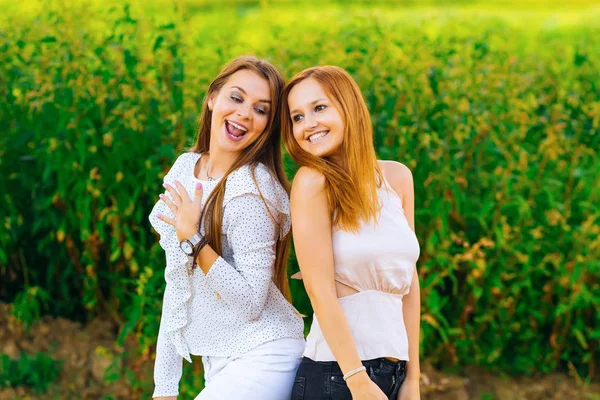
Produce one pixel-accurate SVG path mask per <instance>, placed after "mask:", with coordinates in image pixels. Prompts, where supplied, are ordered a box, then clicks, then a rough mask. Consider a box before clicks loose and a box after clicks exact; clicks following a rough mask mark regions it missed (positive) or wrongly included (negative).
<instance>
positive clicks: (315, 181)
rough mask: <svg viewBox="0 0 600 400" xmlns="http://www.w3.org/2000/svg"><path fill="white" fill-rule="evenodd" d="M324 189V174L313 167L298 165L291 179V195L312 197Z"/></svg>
mask: <svg viewBox="0 0 600 400" xmlns="http://www.w3.org/2000/svg"><path fill="white" fill-rule="evenodd" d="M324 189H325V176H324V175H323V174H322V173H321V172H319V171H317V170H316V169H314V168H310V167H300V169H299V170H298V172H296V175H295V176H294V180H293V181H292V197H300V198H307V197H313V196H315V195H317V194H319V193H321V192H323V191H324Z"/></svg>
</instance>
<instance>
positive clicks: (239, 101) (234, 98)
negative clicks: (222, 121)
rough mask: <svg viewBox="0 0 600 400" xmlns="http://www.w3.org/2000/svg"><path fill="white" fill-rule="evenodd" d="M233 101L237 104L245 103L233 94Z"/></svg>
mask: <svg viewBox="0 0 600 400" xmlns="http://www.w3.org/2000/svg"><path fill="white" fill-rule="evenodd" d="M231 100H233V101H235V102H236V103H243V102H244V100H242V98H241V97H240V96H238V95H237V94H232V95H231Z"/></svg>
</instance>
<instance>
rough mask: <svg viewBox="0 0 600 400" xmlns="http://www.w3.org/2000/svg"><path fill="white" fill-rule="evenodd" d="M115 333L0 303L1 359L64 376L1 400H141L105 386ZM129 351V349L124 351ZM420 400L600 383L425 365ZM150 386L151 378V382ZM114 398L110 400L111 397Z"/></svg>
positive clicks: (145, 363) (589, 391)
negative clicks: (27, 325) (46, 357)
mask: <svg viewBox="0 0 600 400" xmlns="http://www.w3.org/2000/svg"><path fill="white" fill-rule="evenodd" d="M116 335H117V328H116V327H115V326H114V324H112V323H111V322H108V321H103V320H95V321H93V322H91V323H89V324H87V325H85V326H82V325H81V324H79V323H76V322H72V321H68V320H65V319H62V318H56V319H52V318H44V319H43V320H41V321H39V322H37V323H35V324H34V325H33V326H32V327H31V329H30V330H29V332H26V331H25V330H24V329H23V327H22V326H21V325H20V324H19V323H18V322H17V321H15V320H14V319H13V318H12V317H10V316H9V306H8V305H6V304H2V303H0V354H8V355H9V356H10V357H11V358H13V359H17V358H19V356H20V353H21V351H24V352H26V353H28V354H35V353H37V352H44V353H47V354H50V355H51V356H52V357H53V358H54V359H60V360H64V363H63V365H62V368H61V372H60V376H59V378H58V379H57V382H56V384H55V385H53V386H52V387H51V388H50V389H49V390H48V392H47V393H45V394H43V395H40V394H35V393H33V392H32V391H31V390H29V389H24V388H4V389H0V399H1V400H5V399H6V400H9V399H61V400H63V399H103V398H105V396H106V398H110V397H112V398H113V399H138V398H143V399H147V398H150V396H151V393H144V394H140V391H139V389H138V390H136V389H134V388H132V387H130V386H129V384H128V383H127V382H126V379H124V378H123V379H118V380H117V381H116V382H113V383H105V382H106V381H105V377H106V374H105V372H106V370H107V369H108V373H109V374H110V371H111V369H114V370H115V371H117V372H116V373H120V372H119V371H121V370H122V368H121V367H122V366H123V365H122V361H121V359H122V357H120V356H119V354H120V353H121V352H122V351H123V349H119V348H116V347H115V344H114V343H115V338H116ZM125 347H127V344H126V345H125ZM127 365H128V366H129V367H130V368H131V370H133V371H135V373H136V374H137V375H138V377H139V378H143V377H144V375H149V374H151V365H152V360H150V359H148V360H141V361H140V360H139V359H137V360H135V361H132V362H131V363H128V364H127ZM421 375H422V382H421V398H422V400H442V399H443V400H471V399H472V400H496V399H497V400H559V399H560V400H600V383H594V384H592V385H589V386H586V385H584V384H583V383H582V382H580V381H578V379H574V378H571V377H569V376H567V375H564V374H551V375H546V376H541V377H536V378H504V377H498V376H495V375H493V374H491V373H489V372H486V371H484V370H482V369H480V368H467V369H466V370H465V371H464V376H459V375H451V374H446V373H443V372H440V371H437V370H435V369H434V368H433V367H432V366H431V365H429V364H427V363H423V365H422V374H421ZM147 379H148V380H149V381H151V380H152V377H151V375H149V376H147ZM108 396H110V397H108Z"/></svg>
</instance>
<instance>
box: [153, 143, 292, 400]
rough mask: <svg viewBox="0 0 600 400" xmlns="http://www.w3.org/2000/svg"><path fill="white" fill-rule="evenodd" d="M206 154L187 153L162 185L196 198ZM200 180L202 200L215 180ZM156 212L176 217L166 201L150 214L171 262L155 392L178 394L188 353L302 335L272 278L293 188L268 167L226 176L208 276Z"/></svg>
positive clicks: (238, 349)
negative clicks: (219, 249)
mask: <svg viewBox="0 0 600 400" xmlns="http://www.w3.org/2000/svg"><path fill="white" fill-rule="evenodd" d="M200 156H201V155H200V154H198V153H185V154H183V155H181V156H180V157H179V158H178V159H177V160H176V161H175V164H174V165H173V167H172V168H171V170H170V171H169V172H168V173H167V175H166V176H165V178H164V182H165V183H168V184H174V182H175V180H178V181H179V182H181V183H182V184H183V186H184V187H185V188H186V190H187V191H188V194H190V196H193V193H194V187H195V184H196V182H197V181H198V180H197V179H196V177H195V176H194V169H195V166H196V163H197V161H198V160H199V159H200ZM253 173H254V178H255V179H253ZM201 182H202V185H203V188H204V193H203V203H204V202H205V201H206V199H207V198H208V195H209V194H210V192H211V191H212V190H213V189H214V187H215V185H216V183H217V182H216V181H201ZM261 194H262V198H261ZM167 195H168V194H167ZM263 198H264V201H263ZM157 214H163V215H167V216H170V217H172V216H173V214H172V213H171V211H170V210H169V208H168V207H167V206H166V205H165V204H164V203H163V202H162V201H159V202H157V203H156V205H155V206H154V208H153V209H152V212H151V213H150V222H151V224H152V226H153V227H154V229H155V230H156V231H157V232H158V233H159V235H160V241H159V243H160V245H161V247H162V248H163V249H164V250H165V254H166V260H167V266H166V269H165V281H166V288H165V295H164V299H163V310H162V318H161V323H160V329H159V334H158V342H157V349H156V361H155V365H154V381H155V392H154V394H153V397H163V396H176V395H177V394H178V386H179V380H180V379H181V373H182V358H185V359H186V360H188V361H189V362H192V360H191V357H190V354H194V355H205V356H215V357H216V356H218V357H230V356H236V355H240V354H243V353H245V352H247V351H249V350H251V349H253V348H255V347H256V346H258V345H260V344H262V343H265V342H268V341H271V340H275V339H280V338H285V337H291V338H303V322H302V319H301V318H300V317H299V316H298V314H297V313H296V310H295V309H294V307H293V306H292V305H291V304H290V303H289V302H288V301H287V300H286V299H285V298H284V297H283V295H282V294H281V292H280V291H279V290H278V289H277V287H276V285H275V284H274V282H273V280H272V277H273V265H274V261H275V244H276V240H277V236H284V235H285V234H287V233H288V232H289V229H290V227H291V218H290V210H289V198H288V196H287V193H286V192H285V190H284V189H283V188H282V187H281V186H280V185H279V183H278V182H277V181H276V180H275V179H274V178H273V177H272V176H271V174H270V172H269V171H268V169H267V168H266V167H265V166H264V165H262V164H258V165H256V166H255V168H252V167H251V166H244V167H241V168H240V169H238V170H237V171H235V172H234V173H233V174H231V175H230V176H229V177H228V179H227V182H226V188H225V196H224V201H223V224H222V229H223V254H222V256H221V257H219V258H218V259H217V261H215V263H214V264H213V265H212V267H211V269H210V270H209V272H208V274H206V275H205V274H204V273H203V272H202V270H200V269H196V270H195V272H194V273H193V274H192V275H191V276H190V275H188V272H187V265H186V264H187V263H188V262H189V260H188V257H187V256H186V255H185V254H184V253H183V251H182V250H181V249H180V247H179V242H178V241H177V235H176V232H175V228H174V227H172V226H171V225H169V224H167V223H165V222H163V221H161V220H160V219H158V218H157ZM201 231H202V232H203V231H204V227H203V226H202V227H201Z"/></svg>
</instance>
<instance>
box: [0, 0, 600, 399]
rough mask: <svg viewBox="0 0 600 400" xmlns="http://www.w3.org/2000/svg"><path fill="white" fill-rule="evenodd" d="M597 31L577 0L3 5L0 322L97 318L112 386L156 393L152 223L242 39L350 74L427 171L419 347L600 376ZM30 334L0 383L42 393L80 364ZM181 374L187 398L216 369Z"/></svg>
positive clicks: (525, 369)
mask: <svg viewBox="0 0 600 400" xmlns="http://www.w3.org/2000/svg"><path fill="white" fill-rule="evenodd" d="M599 38H600V6H598V5H596V4H594V3H593V2H590V1H585V0H578V1H571V2H570V3H569V4H568V5H566V4H565V3H563V2H559V1H546V2H542V1H535V0H526V1H521V2H519V4H518V5H515V4H513V2H509V1H458V2H453V1H441V0H440V1H424V2H421V1H406V2H400V1H371V2H367V1H364V2H350V1H326V0H322V1H319V2H306V1H305V2H303V1H269V0H262V1H258V0H254V1H252V0H247V1H224V2H219V1H215V0H213V1H192V0H182V1H167V0H148V1H133V0H132V1H102V2H101V1H97V0H91V1H74V2H67V1H35V0H27V1H21V2H14V1H7V0H0V95H1V96H2V99H3V100H2V101H1V102H0V177H1V178H0V198H1V200H2V204H1V207H0V223H1V227H2V228H1V229H0V274H1V276H2V280H1V283H0V300H1V301H2V302H3V303H7V304H9V305H7V306H6V313H7V316H6V320H4V321H3V324H2V326H3V328H2V329H4V330H3V331H2V332H0V338H1V337H2V335H3V334H4V335H5V338H9V337H10V338H12V339H11V340H13V341H15V340H16V339H14V338H15V337H16V336H18V335H21V336H19V337H20V338H25V339H26V338H27V337H29V338H30V339H31V340H34V339H32V338H35V337H36V336H35V334H36V332H40V329H41V328H40V327H41V326H42V325H40V324H41V323H44V321H46V322H47V321H49V317H50V316H51V317H53V318H61V321H62V319H65V320H70V321H72V322H73V323H75V324H78V325H76V326H77V327H80V328H81V329H83V327H84V326H96V325H93V324H96V323H98V322H97V321H103V322H102V323H105V324H106V325H101V326H102V327H103V328H98V329H99V330H101V331H102V333H101V334H102V335H105V337H104V336H103V340H105V342H103V343H104V344H103V345H102V346H100V347H95V349H94V350H93V353H94V357H96V356H98V357H104V358H100V359H101V360H108V362H106V363H105V364H106V365H105V366H106V367H107V368H105V369H102V371H105V372H104V375H103V376H101V379H100V380H101V381H102V382H103V383H102V384H103V385H104V386H105V387H108V386H110V385H113V386H114V385H115V384H117V383H119V382H121V381H125V382H126V384H127V387H128V388H129V389H128V390H130V392H128V393H129V396H130V397H129V398H132V397H136V398H137V397H144V398H146V397H149V396H150V394H151V391H152V387H153V384H152V379H151V369H152V364H153V352H154V346H155V341H156V335H157V331H158V324H159V320H160V310H161V304H162V294H163V290H164V278H163V271H164V266H165V263H164V253H163V252H162V251H161V249H160V247H159V245H158V241H157V237H156V235H155V233H154V232H153V231H152V229H151V227H150V225H149V223H148V220H147V215H148V214H149V212H150V209H151V208H152V205H153V204H154V202H155V201H156V200H157V196H158V194H159V193H160V192H162V188H161V186H160V183H161V179H162V176H163V175H164V174H165V173H166V171H167V170H168V168H169V167H170V165H171V164H172V163H173V161H174V160H175V158H176V157H177V155H178V154H180V153H181V152H182V151H183V150H184V149H185V148H186V147H187V146H188V145H190V144H191V142H192V140H193V139H194V131H195V129H194V128H195V124H196V123H197V116H198V113H199V110H200V103H201V101H202V99H203V96H204V94H205V90H206V88H207V86H208V83H209V82H210V81H211V80H212V79H213V78H214V77H215V76H216V74H217V73H218V71H219V70H220V69H221V68H222V66H223V65H224V64H225V63H226V62H227V61H228V60H230V59H232V58H234V57H236V56H238V55H240V54H247V53H250V54H256V55H258V56H261V57H264V58H266V59H268V60H269V61H271V62H272V63H273V64H275V66H277V67H278V68H279V69H280V70H281V71H282V73H283V75H284V76H285V77H286V78H289V77H291V76H292V75H293V74H295V73H296V72H298V71H300V70H302V69H304V68H306V67H309V66H313V65H317V64H335V65H339V66H341V67H343V68H345V69H347V70H348V71H349V72H350V73H351V74H352V75H353V77H354V78H355V79H356V81H357V82H358V84H359V86H360V87H361V89H362V91H363V94H364V97H365V99H366V102H367V105H368V107H369V110H370V112H371V116H372V119H373V124H374V132H375V143H376V149H377V152H378V155H379V157H381V158H383V159H394V160H398V161H401V162H403V163H405V164H407V165H408V166H409V167H410V168H411V170H412V171H413V175H414V179H415V196H416V226H417V235H418V237H419V241H420V244H421V251H422V254H421V258H420V260H419V263H418V270H419V276H420V279H421V296H422V333H421V353H422V356H423V359H424V360H426V361H427V362H428V363H431V364H432V365H434V366H435V367H437V368H440V369H443V370H446V371H448V370H450V371H454V372H456V373H460V371H461V370H462V368H464V367H465V366H473V365H477V366H482V367H483V368H484V369H485V370H488V371H492V372H493V373H496V374H501V375H505V374H507V375H510V376H520V375H532V374H534V375H535V374H540V373H541V374H548V373H552V372H557V371H558V372H566V373H569V374H570V375H571V376H576V377H577V379H579V380H580V381H582V382H584V383H585V382H593V381H598V379H599V377H600V371H599V368H600V365H599V364H600V362H599V361H600V346H599V344H600V281H599V279H600V235H599V234H600V161H599V160H598V158H597V157H598V152H599V150H600V132H599V130H600V86H599V85H600V72H599V71H600V41H599ZM286 162H287V166H288V171H289V172H290V178H291V177H292V176H293V171H294V169H295V166H294V165H293V164H292V163H291V162H289V160H286ZM296 270H297V265H296V264H295V261H294V260H293V259H292V260H291V262H290V272H294V271H296ZM292 289H293V292H294V293H293V295H294V301H295V305H296V306H297V307H298V309H299V310H300V311H301V312H303V313H305V314H307V315H309V314H311V311H310V304H309V302H308V300H307V297H306V295H305V293H304V290H303V288H302V287H301V286H300V285H299V284H298V283H297V282H293V283H292ZM0 320H2V316H1V315H0ZM4 322H5V323H4ZM307 323H309V319H308V318H307ZM36 324H37V325H36ZM64 324H68V322H64ZM90 324H92V325H90ZM65 326H67V325H65ZM69 326H71V325H69ZM99 326H100V325H99ZM36 327H38V328H36ZM65 329H66V328H65ZM50 331H52V329H51V330H50ZM48 335H51V333H48V334H47V335H46V336H47V337H49V336H48ZM25 339H23V340H25ZM6 340H7V341H5V343H9V342H8V339H6ZM19 340H20V339H19ZM40 340H41V339H40ZM56 340H59V339H56ZM17 342H18V341H17ZM19 343H21V342H18V343H16V345H15V346H16V347H17V348H18V350H19V351H16V352H15V351H14V349H12V350H11V351H8V350H6V349H4V350H5V351H3V353H6V354H3V355H1V356H0V357H1V358H0V386H5V387H19V386H26V387H29V388H33V389H34V390H35V391H37V392H39V393H43V392H44V391H45V390H47V388H48V387H50V386H51V385H52V384H53V382H55V380H56V377H57V374H58V372H59V371H60V368H61V365H63V363H64V362H67V364H68V360H67V361H65V360H66V359H67V356H65V357H64V359H61V357H58V356H57V355H56V351H54V350H53V349H57V348H59V349H62V347H60V346H61V345H59V344H57V343H55V342H54V341H52V340H50V341H49V343H48V345H47V347H45V349H47V351H46V352H41V353H39V354H37V355H35V354H34V353H33V352H29V353H28V352H27V351H24V349H25V346H24V345H19ZM7 346H8V345H7ZM13 347H14V346H13ZM34 347H35V346H34ZM42 347H43V346H42ZM99 348H100V350H98V349H99ZM0 350H2V349H0ZM21 350H23V351H21ZM38 351H39V350H38ZM53 351H54V352H53ZM46 353H48V354H52V357H48V356H47V355H46ZM11 354H12V355H11ZM15 354H20V358H16V357H15ZM36 357H37V358H36ZM94 357H91V358H90V360H91V361H90V362H91V363H93V360H96V359H97V358H94ZM198 361H199V360H198ZM65 365H66V364H65ZM103 365H104V364H103ZM65 368H66V367H65ZM32 370H37V371H38V373H37V375H35V374H34V375H35V376H33V377H32V372H31V371H32ZM39 371H41V372H39ZM184 371H185V373H184V380H183V381H182V385H181V388H182V393H183V394H184V398H186V397H185V396H188V397H189V396H192V395H195V394H197V392H198V391H199V388H200V387H201V385H202V380H201V373H200V371H201V365H200V363H199V362H195V363H194V364H192V366H187V365H186V367H185V368H184ZM64 374H66V372H64V371H63V375H64ZM101 375H102V374H101ZM73 385H75V384H74V383H73ZM77 385H78V384H77ZM77 385H75V386H77ZM77 387H79V386H77ZM111 387H112V386H111ZM55 390H58V389H55ZM61 390H66V391H67V392H68V389H61ZM78 390H79V389H78ZM67 392H62V393H63V394H64V396H63V395H60V396H59V397H61V398H67V397H68V396H67V394H66V393H67ZM52 393H58V392H56V391H55V392H52ZM77 393H82V392H77ZM82 396H83V397H85V396H84V395H82ZM50 397H52V396H50ZM110 397H111V396H109V397H107V398H110ZM114 397H119V396H118V395H114ZM74 398H75V397H74ZM492 398H493V397H492Z"/></svg>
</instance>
